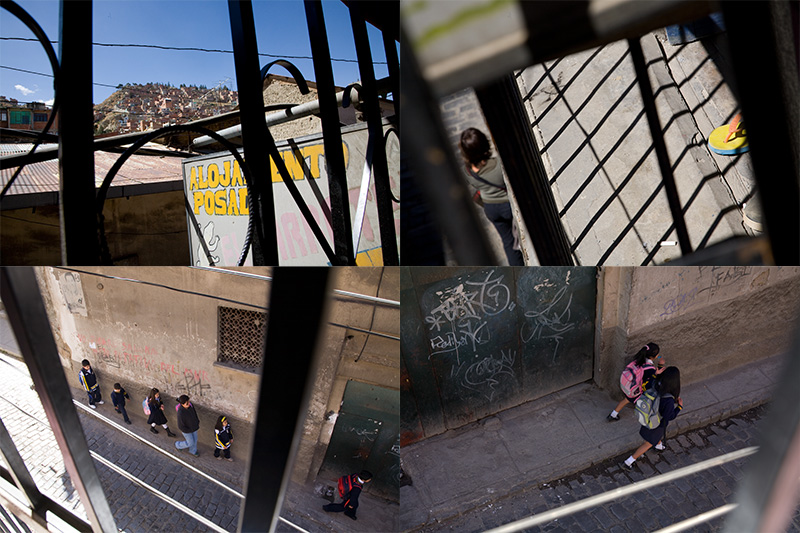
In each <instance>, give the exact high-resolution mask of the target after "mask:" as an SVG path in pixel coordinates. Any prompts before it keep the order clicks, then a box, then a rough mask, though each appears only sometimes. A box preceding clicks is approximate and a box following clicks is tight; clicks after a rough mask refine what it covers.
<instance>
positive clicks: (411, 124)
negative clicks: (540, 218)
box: [400, 29, 497, 266]
mask: <svg viewBox="0 0 800 533" xmlns="http://www.w3.org/2000/svg"><path fill="white" fill-rule="evenodd" d="M400 47H401V54H400V55H401V56H402V57H403V62H402V63H401V64H400V72H401V75H400V77H401V78H402V79H403V83H402V84H401V85H400V100H401V106H402V107H403V123H404V126H403V127H402V128H401V129H400V146H401V147H402V150H401V151H402V153H403V154H404V157H407V158H408V162H409V163H410V166H409V168H410V169H411V173H413V176H414V182H415V184H416V186H417V187H418V188H419V189H420V190H421V191H422V198H424V201H425V203H426V204H427V205H424V209H423V211H424V212H425V213H426V214H427V213H430V214H432V215H433V217H435V220H436V223H437V225H438V226H439V228H441V230H442V233H443V234H444V236H445V237H446V238H447V241H448V244H449V245H450V247H451V248H452V250H453V255H454V256H455V260H456V262H457V263H458V264H459V265H465V266H466V265H495V264H497V261H496V259H495V258H494V257H493V256H492V252H491V249H490V248H489V245H488V242H487V240H486V235H485V234H484V232H483V228H482V227H481V225H480V223H479V222H478V218H477V215H476V214H475V212H474V211H473V209H474V208H473V207H472V205H471V204H472V200H471V199H470V196H469V192H468V191H467V186H466V183H465V178H463V177H462V176H461V175H460V173H459V170H458V169H459V165H458V164H457V163H456V161H455V157H454V156H453V149H452V147H451V146H450V142H449V141H448V140H447V135H446V134H445V132H444V126H443V125H442V118H441V114H440V111H439V106H438V100H436V99H435V98H434V96H433V95H432V94H431V91H430V88H429V87H428V85H427V84H426V83H425V81H424V80H423V78H422V74H421V73H420V70H419V65H417V62H416V58H415V57H414V52H413V51H412V49H411V47H410V46H409V44H408V39H407V38H406V35H405V33H402V29H401V36H400ZM407 179H408V178H405V179H404V181H405V180H407ZM403 198H404V199H405V200H406V201H404V202H403V203H402V204H401V206H400V211H401V212H400V220H401V222H402V224H403V226H404V227H405V228H406V231H407V232H405V233H404V234H403V235H402V244H403V247H404V249H405V248H406V247H407V246H414V244H413V243H414V242H417V243H418V244H417V245H418V246H427V247H428V248H433V247H434V246H436V244H437V243H431V242H424V241H422V239H416V236H417V235H418V234H419V233H422V232H425V231H426V229H427V228H426V227H425V225H424V222H426V221H420V220H419V219H420V218H421V217H420V214H419V213H418V212H417V209H415V206H414V205H413V204H412V203H410V202H408V197H407V196H406V195H405V194H404V196H403ZM406 236H408V237H413V238H410V239H406ZM419 243H421V244H419ZM432 252H433V253H431V254H430V255H431V256H435V255H437V254H439V253H440V252H441V251H440V250H432ZM410 255H411V254H406V253H404V254H403V256H404V257H406V256H410ZM420 255H424V254H420ZM404 263H405V264H414V263H408V262H406V261H405V260H404Z"/></svg>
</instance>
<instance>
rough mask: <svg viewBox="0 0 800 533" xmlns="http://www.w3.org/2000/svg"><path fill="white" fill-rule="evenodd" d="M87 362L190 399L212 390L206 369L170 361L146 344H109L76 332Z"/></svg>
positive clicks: (102, 339) (107, 340)
mask: <svg viewBox="0 0 800 533" xmlns="http://www.w3.org/2000/svg"><path fill="white" fill-rule="evenodd" d="M76 337H77V339H78V341H79V342H80V344H81V345H82V347H83V348H84V350H86V352H87V359H90V360H93V361H102V362H103V364H105V365H106V366H107V367H109V368H115V369H119V370H125V371H128V372H131V373H137V374H145V375H146V376H150V377H152V378H153V379H154V381H155V382H158V383H168V384H170V385H171V386H173V387H179V388H181V389H182V390H185V391H186V393H187V394H189V395H190V396H203V394H204V392H208V391H209V390H210V389H211V385H210V384H209V383H208V374H207V373H206V371H205V370H202V369H197V368H190V367H184V366H181V364H180V361H178V362H177V363H175V362H170V361H169V360H167V359H166V358H165V357H164V356H163V354H159V353H158V350H156V349H155V348H153V347H151V346H148V345H146V344H135V343H128V342H125V341H112V340H110V339H108V338H105V337H99V336H95V335H84V334H82V333H76Z"/></svg>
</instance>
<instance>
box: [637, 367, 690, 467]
mask: <svg viewBox="0 0 800 533" xmlns="http://www.w3.org/2000/svg"><path fill="white" fill-rule="evenodd" d="M654 386H655V390H656V392H658V395H659V397H660V400H659V405H658V415H659V416H660V417H661V422H660V423H659V425H658V426H656V427H655V428H653V429H650V428H649V427H647V426H644V425H643V426H642V427H641V428H640V429H639V436H641V437H642V438H643V439H644V443H642V445H641V446H639V447H638V448H636V451H635V452H633V455H631V456H630V457H628V458H627V459H625V462H624V463H622V466H623V467H625V468H626V469H627V470H633V463H635V462H636V460H637V459H638V458H639V457H641V456H642V455H643V454H644V452H646V451H647V450H649V449H650V448H652V447H653V446H655V448H656V450H658V451H664V450H665V449H666V447H665V446H664V437H665V436H666V434H667V425H668V424H669V421H670V420H675V417H676V416H678V413H679V412H681V410H682V409H683V400H682V399H681V372H680V370H678V368H677V367H674V366H669V367H667V368H665V369H664V372H663V373H662V374H661V376H660V377H659V379H658V381H656V383H655V385H654ZM648 394H649V393H648ZM637 409H638V407H637Z"/></svg>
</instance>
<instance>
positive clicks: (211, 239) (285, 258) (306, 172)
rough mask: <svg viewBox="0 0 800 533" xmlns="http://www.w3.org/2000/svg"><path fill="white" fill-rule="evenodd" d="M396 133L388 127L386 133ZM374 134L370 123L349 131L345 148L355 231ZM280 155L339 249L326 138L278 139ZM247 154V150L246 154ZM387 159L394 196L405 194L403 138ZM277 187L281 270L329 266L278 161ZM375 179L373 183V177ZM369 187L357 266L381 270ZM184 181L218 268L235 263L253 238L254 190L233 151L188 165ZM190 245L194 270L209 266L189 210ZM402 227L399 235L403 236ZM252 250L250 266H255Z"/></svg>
mask: <svg viewBox="0 0 800 533" xmlns="http://www.w3.org/2000/svg"><path fill="white" fill-rule="evenodd" d="M389 129H390V126H389V125H388V123H386V122H384V131H387V130H389ZM367 141H368V132H367V126H366V124H356V125H353V126H348V127H345V128H342V144H343V149H344V158H345V166H346V168H347V185H348V197H349V201H350V219H351V224H352V225H353V232H354V233H356V232H357V228H356V227H355V226H356V223H355V217H356V211H357V203H358V200H359V192H360V188H361V182H362V174H363V172H364V165H365V160H366V156H367ZM276 144H277V147H278V151H279V152H280V155H281V158H282V159H283V161H284V163H285V164H286V168H287V169H288V171H289V173H290V174H291V176H292V180H293V181H294V183H295V185H297V188H298V190H299V191H300V194H301V195H302V197H303V199H304V200H305V202H306V205H308V208H309V210H310V211H311V213H312V215H313V217H314V219H315V220H316V223H317V224H318V225H319V226H320V228H321V229H322V233H323V234H324V235H325V236H326V237H327V239H328V242H329V243H331V247H333V244H332V243H333V230H332V228H331V224H330V221H329V220H328V216H327V215H326V213H327V212H330V194H329V192H328V174H327V167H326V164H325V150H324V146H323V138H322V134H321V133H318V134H314V135H308V136H305V137H299V138H297V139H293V140H291V144H290V143H289V141H278V142H277V143H276ZM240 153H241V151H240ZM386 157H387V160H388V165H389V176H390V181H391V187H392V191H393V194H394V196H395V197H399V188H400V179H399V176H400V149H399V141H398V139H397V135H393V134H392V135H388V136H387V141H386ZM270 166H271V168H272V190H273V194H274V199H275V218H276V226H277V234H278V258H279V261H280V264H281V265H318V266H321V265H329V264H330V262H329V261H328V257H327V256H326V255H325V252H324V251H323V249H322V247H321V246H320V245H319V243H318V242H317V239H316V237H315V236H314V234H313V232H312V231H311V226H309V224H308V222H307V221H306V220H305V219H304V218H303V215H302V213H301V212H300V209H299V208H298V207H297V204H296V203H295V201H294V199H293V198H292V196H291V194H289V190H288V188H287V187H286V185H285V184H284V183H283V180H282V179H281V176H280V174H279V173H278V169H277V167H276V165H275V163H274V162H272V164H271V165H270ZM372 181H374V180H372ZM372 181H371V182H370V187H369V193H368V195H367V201H366V209H365V214H364V217H363V223H362V225H361V237H360V240H359V244H358V249H357V252H358V253H357V256H356V263H357V264H358V265H364V266H369V265H382V264H383V254H382V252H381V240H380V229H379V226H378V211H377V207H376V204H375V194H374V185H373V184H372ZM183 184H184V191H185V193H186V198H187V199H188V201H189V207H190V208H191V209H192V212H193V214H194V218H195V220H197V224H198V225H199V227H200V232H201V233H202V235H203V240H204V241H205V244H206V247H207V248H208V251H209V253H210V255H211V258H212V260H213V261H214V264H215V265H217V266H235V265H236V264H237V261H238V260H239V257H240V255H241V252H242V247H243V246H244V243H245V239H246V236H247V225H248V216H249V213H250V206H249V202H248V198H247V187H246V185H245V179H244V175H243V173H242V171H241V169H240V168H239V163H238V162H237V161H236V159H235V158H234V157H233V155H231V154H230V153H229V152H227V151H225V152H218V153H215V154H210V155H204V156H200V157H195V158H191V159H184V160H183ZM393 209H394V221H395V226H399V223H400V222H399V221H400V206H399V204H397V203H393ZM187 223H188V228H189V246H190V250H191V258H192V265H195V266H207V265H208V264H209V262H208V257H207V255H206V251H205V249H204V247H203V245H202V243H201V241H200V239H199V237H198V232H197V230H196V229H195V228H194V223H193V221H192V219H191V217H190V216H189V215H188V213H187ZM399 234H400V232H399V229H398V231H397V235H398V239H399ZM252 264H253V260H252V254H251V253H248V256H247V261H246V262H245V265H252Z"/></svg>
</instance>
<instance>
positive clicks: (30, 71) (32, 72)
mask: <svg viewBox="0 0 800 533" xmlns="http://www.w3.org/2000/svg"><path fill="white" fill-rule="evenodd" d="M2 38H3V37H0V39H2ZM0 68H4V69H8V70H16V71H17V72H26V73H28V74H36V75H37V76H46V77H48V78H53V77H54V76H53V75H52V74H46V73H44V72H36V71H33V70H25V69H24V68H16V67H9V66H6V65H0ZM92 85H99V86H100V87H111V88H112V89H116V88H117V86H116V85H109V84H107V83H98V82H96V81H93V82H92Z"/></svg>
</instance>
